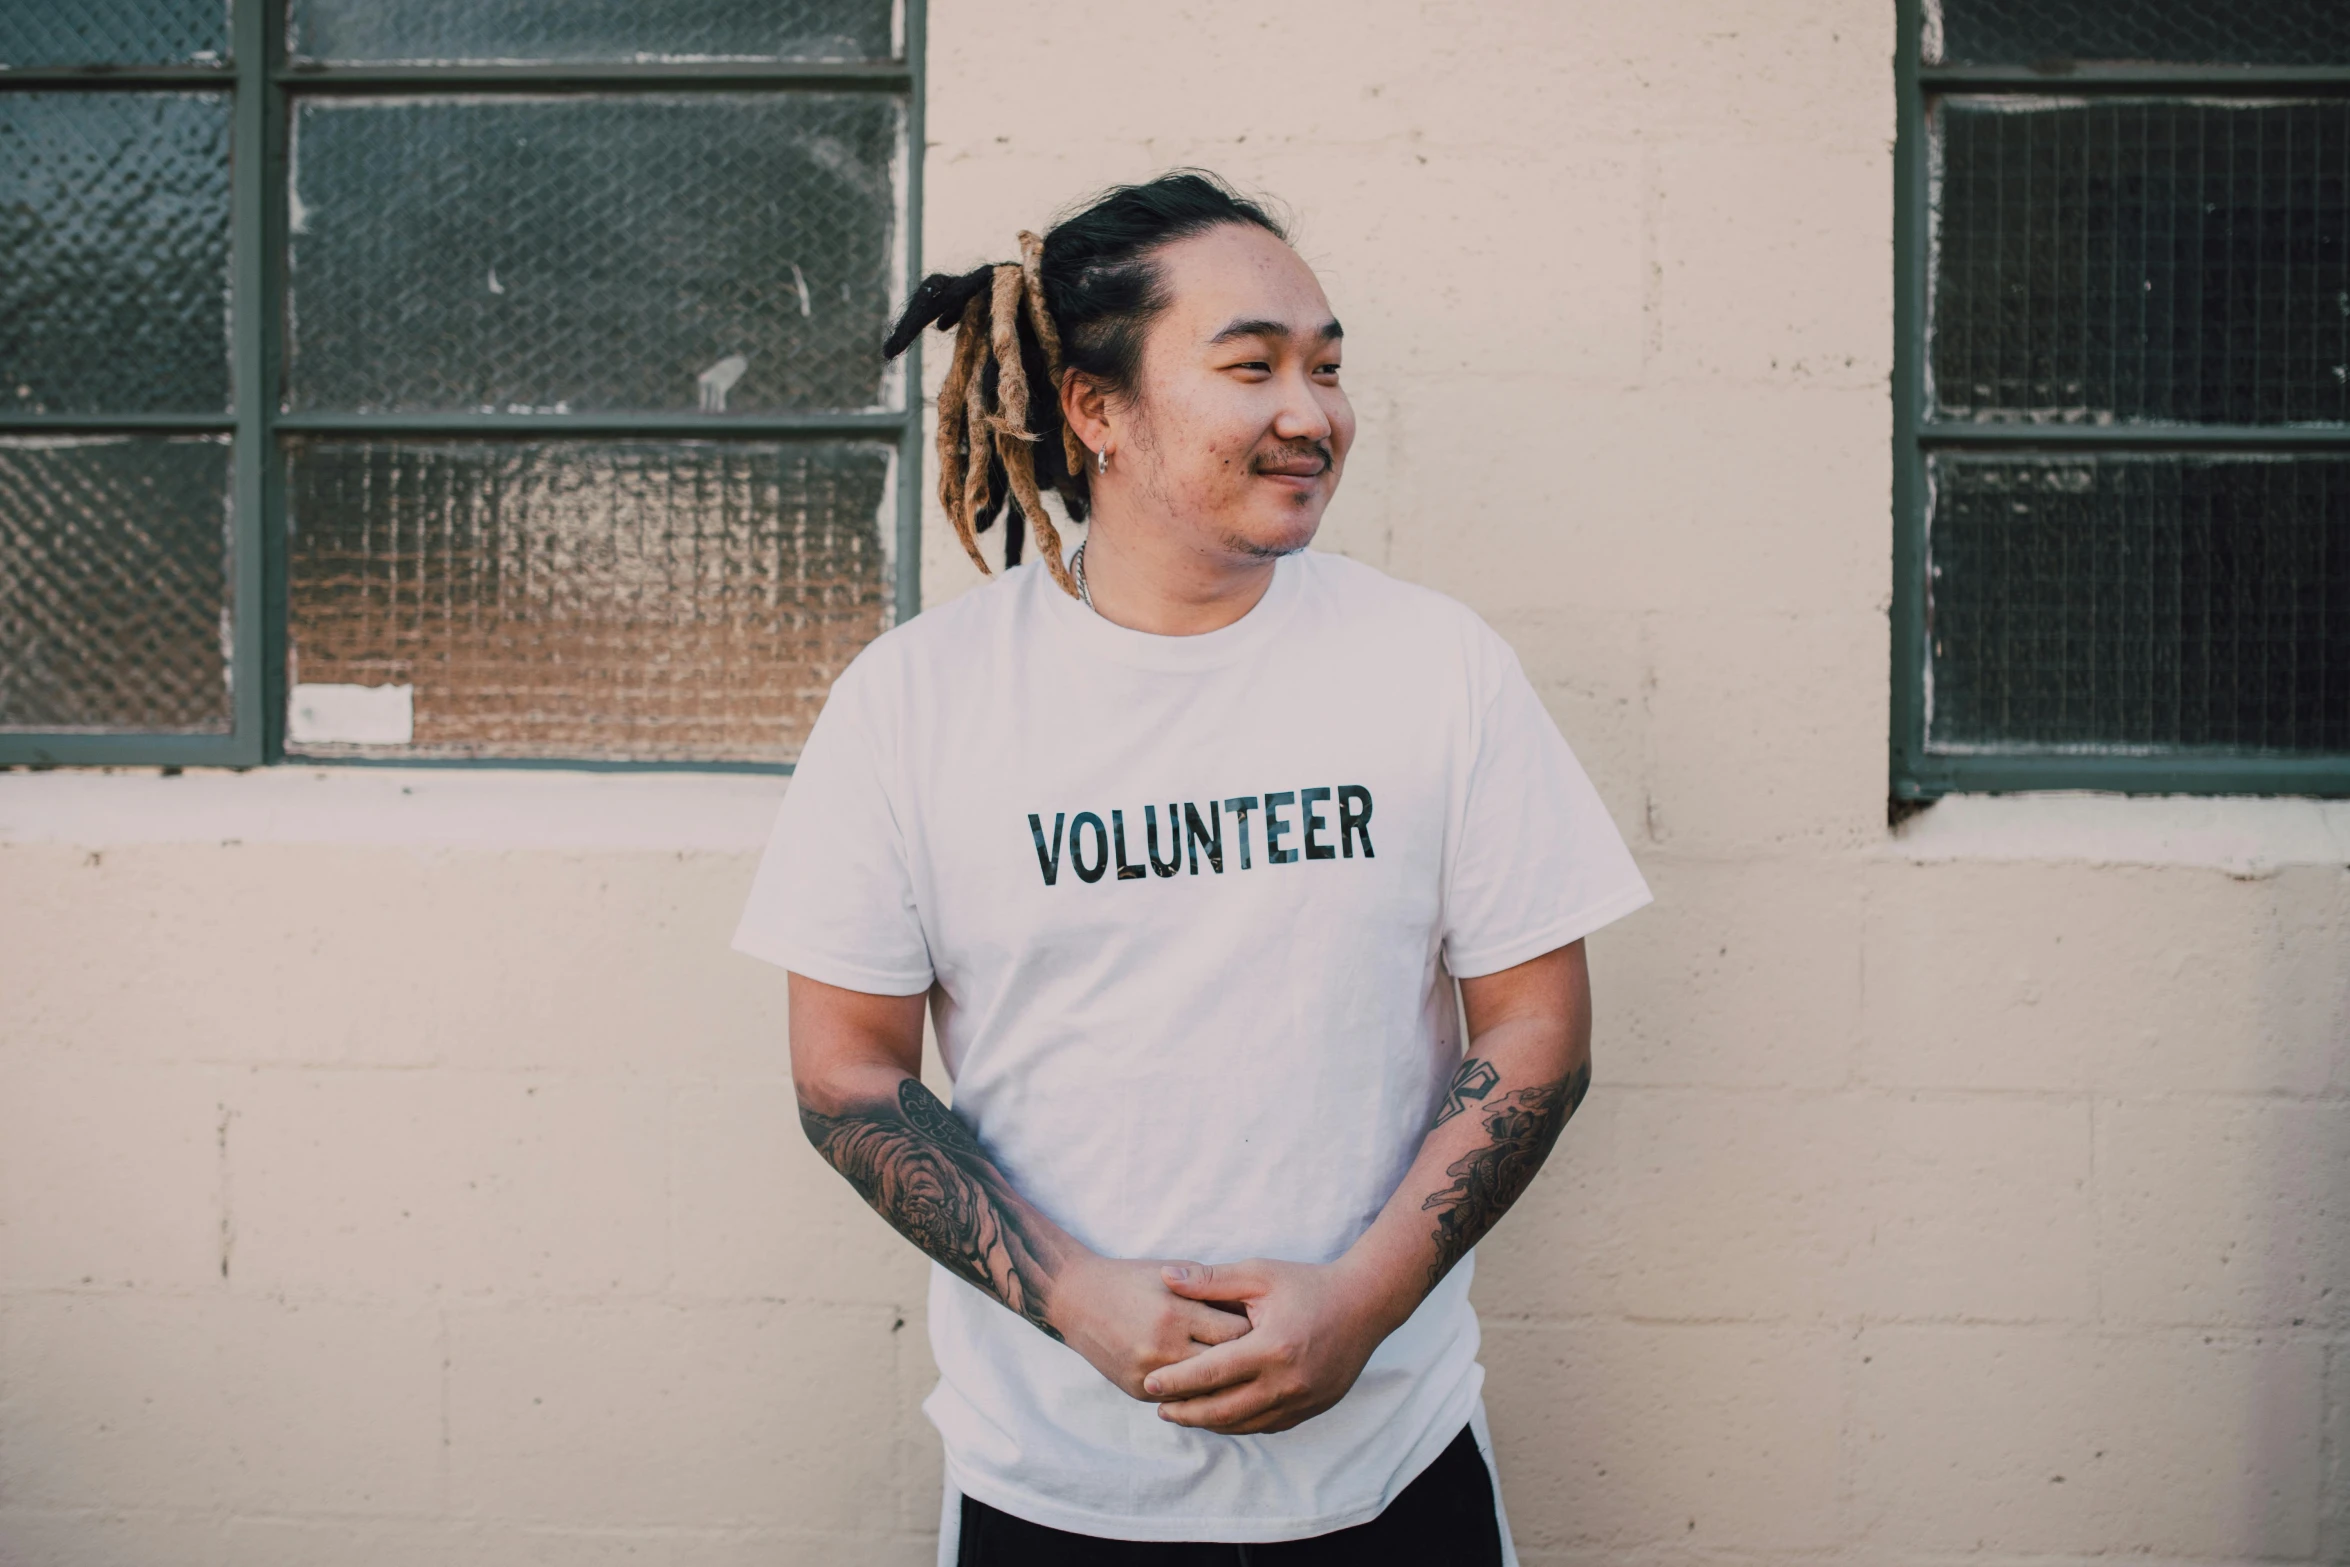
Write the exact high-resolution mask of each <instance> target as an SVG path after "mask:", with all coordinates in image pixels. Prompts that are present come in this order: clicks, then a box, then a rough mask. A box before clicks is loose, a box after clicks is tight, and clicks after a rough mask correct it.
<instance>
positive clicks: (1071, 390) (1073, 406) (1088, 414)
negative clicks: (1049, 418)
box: [1061, 370, 1110, 452]
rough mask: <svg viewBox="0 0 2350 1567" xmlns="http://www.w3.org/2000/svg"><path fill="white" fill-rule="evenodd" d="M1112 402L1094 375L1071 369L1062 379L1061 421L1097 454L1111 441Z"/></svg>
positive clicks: (1086, 446) (1088, 448) (1088, 449)
mask: <svg viewBox="0 0 2350 1567" xmlns="http://www.w3.org/2000/svg"><path fill="white" fill-rule="evenodd" d="M1109 415H1110V399H1109V394H1107V393H1106V392H1104V391H1103V390H1102V389H1101V387H1100V385H1099V384H1098V383H1096V382H1095V381H1094V379H1093V378H1092V377H1091V376H1088V375H1083V374H1080V373H1079V372H1078V371H1075V370H1072V371H1070V372H1069V373H1068V374H1066V375H1064V376H1063V377H1061V419H1062V422H1063V423H1065V424H1067V425H1068V426H1069V428H1070V429H1072V430H1074V431H1076V432H1077V439H1078V440H1080V441H1083V442H1084V443H1085V449H1086V450H1087V451H1092V452H1098V451H1100V450H1101V449H1102V447H1103V445H1104V443H1106V442H1107V441H1108V440H1109V438H1110V417H1109Z"/></svg>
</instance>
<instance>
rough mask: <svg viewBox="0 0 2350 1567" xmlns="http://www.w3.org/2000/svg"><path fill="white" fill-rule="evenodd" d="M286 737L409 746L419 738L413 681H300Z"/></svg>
mask: <svg viewBox="0 0 2350 1567" xmlns="http://www.w3.org/2000/svg"><path fill="white" fill-rule="evenodd" d="M286 738H287V739H288V740H292V741H295V742H297V743H300V744H304V745H406V744H408V743H409V742H410V741H412V740H414V739H415V738H416V688H415V687H414V686H341V685H298V686H296V687H294V695H293V700H292V701H290V702H288V703H287V704H286Z"/></svg>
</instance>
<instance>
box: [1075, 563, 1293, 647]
mask: <svg viewBox="0 0 2350 1567" xmlns="http://www.w3.org/2000/svg"><path fill="white" fill-rule="evenodd" d="M1303 555H1304V551H1302V550H1301V551H1299V552H1298V553H1297V554H1293V555H1284V556H1282V557H1281V558H1280V559H1279V560H1277V561H1275V562H1274V563H1273V580H1272V581H1271V582H1269V583H1267V584H1266V585H1265V594H1264V597H1262V598H1260V599H1258V600H1257V601H1256V603H1254V604H1252V605H1250V606H1249V611H1248V613H1247V614H1245V615H1243V616H1241V617H1240V618H1239V619H1238V620H1236V621H1234V622H1232V624H1230V625H1228V626H1218V627H1217V628H1216V629H1215V630H1213V631H1203V632H1200V633H1199V634H1197V635H1196V636H1161V635H1159V634H1158V633H1156V632H1152V631H1136V630H1134V629H1133V628H1131V627H1128V626H1121V625H1119V624H1118V623H1117V622H1116V621H1114V620H1110V619H1107V618H1105V617H1104V616H1103V615H1101V614H1100V613H1099V612H1098V611H1095V610H1092V609H1088V608H1087V607H1086V606H1085V605H1084V604H1081V603H1079V602H1078V601H1077V600H1076V599H1073V598H1071V597H1070V596H1069V595H1068V594H1066V593H1064V592H1062V591H1061V588H1060V585H1059V584H1058V583H1056V582H1054V581H1053V579H1052V578H1051V577H1050V576H1049V575H1047V574H1046V572H1045V570H1044V568H1043V566H1042V565H1041V564H1040V565H1038V566H1036V567H1033V568H1031V569H1032V570H1033V571H1034V573H1035V576H1034V580H1033V581H1032V583H1031V584H1030V591H1032V592H1034V593H1035V594H1036V595H1037V596H1038V597H1039V598H1041V599H1043V600H1044V604H1045V615H1046V617H1047V618H1048V619H1049V620H1051V621H1052V623H1053V624H1054V626H1055V628H1056V629H1058V630H1061V631H1063V632H1065V633H1066V634H1067V635H1069V636H1072V637H1075V638H1076V639H1077V640H1078V641H1080V642H1082V643H1083V644H1085V649H1086V653H1087V654H1088V655H1089V656H1092V657H1098V658H1107V659H1111V660H1113V661H1115V662H1117V663H1121V664H1129V665H1132V666H1134V667H1135V668H1138V669H1164V670H1176V671H1181V670H1193V669H1213V668H1216V667H1218V666H1219V665H1223V664H1228V663H1231V662H1232V661H1233V660H1235V659H1238V658H1242V657H1245V656H1246V655H1248V654H1249V653H1251V652H1253V651H1255V650H1256V649H1257V648H1258V647H1260V646H1262V645H1263V644H1264V642H1265V641H1266V639H1268V638H1269V637H1271V636H1272V635H1273V634H1274V633H1275V632H1276V631H1278V630H1279V629H1280V627H1281V624H1282V622H1284V621H1286V620H1287V619H1288V618H1289V613H1290V611H1291V610H1292V609H1293V608H1295V607H1296V602H1297V597H1298V591H1299V584H1300V578H1301V577H1302V575H1303V573H1304V570H1305V566H1304V561H1303Z"/></svg>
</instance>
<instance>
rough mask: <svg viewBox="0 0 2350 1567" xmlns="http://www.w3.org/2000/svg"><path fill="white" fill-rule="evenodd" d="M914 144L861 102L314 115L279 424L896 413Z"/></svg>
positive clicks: (302, 186)
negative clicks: (318, 416)
mask: <svg viewBox="0 0 2350 1567" xmlns="http://www.w3.org/2000/svg"><path fill="white" fill-rule="evenodd" d="M902 127H903V111H902V109H901V107H900V105H899V104H898V102H897V101H896V100H894V99H892V98H888V97H883V96H875V95H867V94H788V95H778V94H737V93H707V94H691V95H678V96H661V97H652V98H646V97H634V96H631V97H608V98H556V99H546V98H540V99H532V100H529V101H524V102H511V101H499V100H489V99H479V98H474V99H446V98H433V99H407V100H390V101H368V100H350V99H324V100H312V101H310V102H307V103H304V104H302V105H301V106H300V109H299V111H298V113H297V116H296V122H295V142H294V172H293V180H294V190H295V201H294V207H293V210H294V213H295V220H294V224H293V230H294V231H293V235H292V239H291V244H290V253H291V264H292V273H291V278H290V288H291V304H290V308H289V310H288V321H289V332H288V354H289V359H290V364H289V367H288V381H289V387H290V401H291V405H292V406H293V407H295V408H300V409H320V408H322V409H353V410H361V411H386V410H400V411H423V410H470V409H498V410H511V409H528V410H535V411H542V412H556V411H563V412H570V411H587V410H623V409H625V410H640V411H644V410H649V411H664V410H682V411H692V410H694V409H697V408H700V409H706V410H712V411H718V410H731V411H735V412H744V411H774V410H807V409H833V408H850V409H853V408H866V407H872V406H875V405H878V404H880V403H882V402H883V401H885V399H886V400H892V401H894V398H895V385H896V382H895V379H894V377H893V376H887V375H885V373H884V369H883V366H882V363H881V354H880V343H881V339H882V337H883V336H884V334H885V333H886V331H887V328H888V318H889V311H890V301H891V298H892V295H893V292H894V289H893V284H894V282H895V281H896V279H895V277H894V275H893V257H894V255H895V251H894V242H893V236H894V235H895V234H896V232H897V222H898V204H899V195H898V190H897V184H896V180H895V178H894V176H893V172H892V171H893V168H894V166H895V165H896V163H897V160H898V158H899V155H900V143H901V139H902Z"/></svg>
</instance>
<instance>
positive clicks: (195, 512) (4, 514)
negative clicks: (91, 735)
mask: <svg viewBox="0 0 2350 1567" xmlns="http://www.w3.org/2000/svg"><path fill="white" fill-rule="evenodd" d="M229 582H230V574H229V442H228V438H227V437H226V436H199V437H191V438H184V439H175V438H158V437H150V436H71V437H59V436H39V437H21V436H20V437H15V438H0V730H20V731H21V730H33V731H50V732H55V731H73V730H82V731H92V730H99V731H105V730H126V731H137V732H146V733H179V734H189V733H195V734H225V733H227V732H228V729H229V723H230V716H231V715H230V709H229V645H230V636H229V631H230V623H229Z"/></svg>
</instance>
